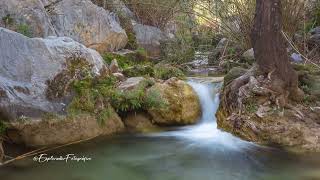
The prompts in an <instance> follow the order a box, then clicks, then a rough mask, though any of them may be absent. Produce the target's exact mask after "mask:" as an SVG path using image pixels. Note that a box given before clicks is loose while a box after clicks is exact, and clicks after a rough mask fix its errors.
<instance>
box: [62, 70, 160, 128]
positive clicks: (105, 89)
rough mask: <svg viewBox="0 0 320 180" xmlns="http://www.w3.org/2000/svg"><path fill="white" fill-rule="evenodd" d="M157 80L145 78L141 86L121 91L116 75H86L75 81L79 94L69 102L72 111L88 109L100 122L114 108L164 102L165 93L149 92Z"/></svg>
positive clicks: (137, 108) (122, 109)
mask: <svg viewBox="0 0 320 180" xmlns="http://www.w3.org/2000/svg"><path fill="white" fill-rule="evenodd" d="M153 84H154V82H153V81H152V80H145V81H142V82H141V83H140V85H139V86H138V87H136V88H135V89H133V90H130V91H126V92H123V91H120V90H118V89H117V88H116V80H115V77H113V76H110V77H105V78H102V79H99V78H97V79H94V78H86V79H83V80H78V81H75V82H74V83H73V87H74V90H75V92H76V93H77V95H76V96H75V97H74V99H73V100H72V102H71V103H70V104H69V106H68V114H69V115H70V116H76V115H78V114H82V113H86V114H91V115H93V116H95V117H96V119H97V121H98V123H99V124H101V125H103V124H105V120H107V119H108V118H110V117H111V116H112V113H113V111H112V109H111V108H113V109H115V111H116V112H119V113H126V112H129V111H140V110H146V109H148V108H157V107H162V106H163V104H164V103H163V101H162V99H161V96H160V95H159V94H158V95H157V93H156V92H152V93H146V90H147V89H148V88H149V87H151V86H152V85H153Z"/></svg>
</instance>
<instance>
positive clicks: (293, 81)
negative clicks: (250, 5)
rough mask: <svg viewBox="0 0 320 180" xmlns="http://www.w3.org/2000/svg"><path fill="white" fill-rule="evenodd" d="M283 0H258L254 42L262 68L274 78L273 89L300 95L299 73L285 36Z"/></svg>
mask: <svg viewBox="0 0 320 180" xmlns="http://www.w3.org/2000/svg"><path fill="white" fill-rule="evenodd" d="M281 31H282V14H281V0H256V14H255V19H254V27H253V30H252V35H251V39H252V44H253V48H254V52H255V57H256V59H257V64H258V67H259V71H260V72H262V74H263V75H264V76H265V77H267V76H268V77H269V78H270V80H271V83H270V84H271V85H270V87H269V88H270V89H271V90H273V91H275V92H277V93H279V94H285V96H286V97H288V96H291V97H292V96H297V94H299V93H298V92H300V93H301V91H299V89H298V76H297V73H296V72H295V71H294V69H293V68H292V66H291V64H290V61H289V56H288V53H287V50H286V43H285V39H284V37H283V35H282V32H281Z"/></svg>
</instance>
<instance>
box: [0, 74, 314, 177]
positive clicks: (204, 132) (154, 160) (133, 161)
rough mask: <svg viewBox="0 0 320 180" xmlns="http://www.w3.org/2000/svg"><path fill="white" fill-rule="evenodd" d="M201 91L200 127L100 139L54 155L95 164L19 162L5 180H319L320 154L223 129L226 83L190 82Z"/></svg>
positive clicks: (1, 173)
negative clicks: (221, 108) (263, 142)
mask: <svg viewBox="0 0 320 180" xmlns="http://www.w3.org/2000/svg"><path fill="white" fill-rule="evenodd" d="M189 84H190V85H191V86H192V87H193V88H194V90H195V91H196V92H197V94H198V96H199V99H200V102H201V106H202V111H203V113H202V117H201V119H200V122H199V124H196V125H193V126H187V127H183V128H175V129H170V130H168V131H164V132H159V133H154V134H144V135H141V134H137V135H133V134H127V135H119V136H116V137H110V138H100V139H96V140H94V141H91V142H88V143H82V144H78V145H74V146H71V147H67V148H64V149H60V150H57V151H55V152H52V154H50V155H53V156H55V157H57V156H65V155H66V154H75V155H77V156H78V157H81V156H86V157H91V158H92V160H91V161H87V162H75V161H69V162H64V161H51V162H49V163H37V162H33V158H29V159H25V160H22V161H18V162H16V163H14V164H11V165H9V166H7V167H5V168H1V169H0V179H1V180H43V179H45V180H100V179H106V180H318V179H320V155H319V154H317V155H315V154H309V155H304V156H297V155H293V154H289V153H287V152H285V151H282V150H280V149H277V148H267V147H262V146H258V145H255V144H253V143H249V142H246V141H243V140H241V139H239V138H236V137H234V136H232V135H231V134H229V133H226V132H223V131H221V130H219V129H218V128H217V123H216V119H215V113H216V110H217V108H218V105H219V96H218V91H219V88H220V86H221V84H212V83H206V82H201V83H199V82H196V81H192V80H191V81H189Z"/></svg>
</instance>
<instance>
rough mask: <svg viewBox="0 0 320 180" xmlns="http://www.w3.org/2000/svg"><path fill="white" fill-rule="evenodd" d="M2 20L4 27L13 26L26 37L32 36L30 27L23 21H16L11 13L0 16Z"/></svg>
mask: <svg viewBox="0 0 320 180" xmlns="http://www.w3.org/2000/svg"><path fill="white" fill-rule="evenodd" d="M2 22H3V24H4V25H5V27H6V28H9V27H11V28H13V29H15V31H17V32H18V33H20V34H23V35H25V36H27V37H32V32H31V30H30V27H29V26H28V25H27V24H25V23H17V22H16V21H15V19H14V18H13V17H12V16H11V14H7V15H6V16H4V17H3V18H2Z"/></svg>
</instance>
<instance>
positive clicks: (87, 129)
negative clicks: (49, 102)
mask: <svg viewBox="0 0 320 180" xmlns="http://www.w3.org/2000/svg"><path fill="white" fill-rule="evenodd" d="M104 122H105V123H104V124H99V123H98V121H97V120H96V118H95V117H93V116H91V115H90V114H82V115H78V116H76V117H73V118H72V117H61V118H59V117H53V118H50V119H46V120H44V119H41V120H33V121H23V122H14V123H11V125H10V126H9V129H14V131H13V132H16V134H17V135H14V134H15V133H11V136H9V139H10V140H12V141H13V142H23V143H24V144H26V145H27V146H31V147H38V146H49V145H61V144H67V143H72V142H76V141H82V140H88V139H92V138H95V137H98V136H104V135H111V134H114V133H118V132H121V131H123V130H124V124H123V123H122V121H121V119H120V117H119V116H118V115H117V114H116V113H115V111H114V110H113V112H112V116H111V117H109V118H108V119H106V120H105V121H104Z"/></svg>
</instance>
